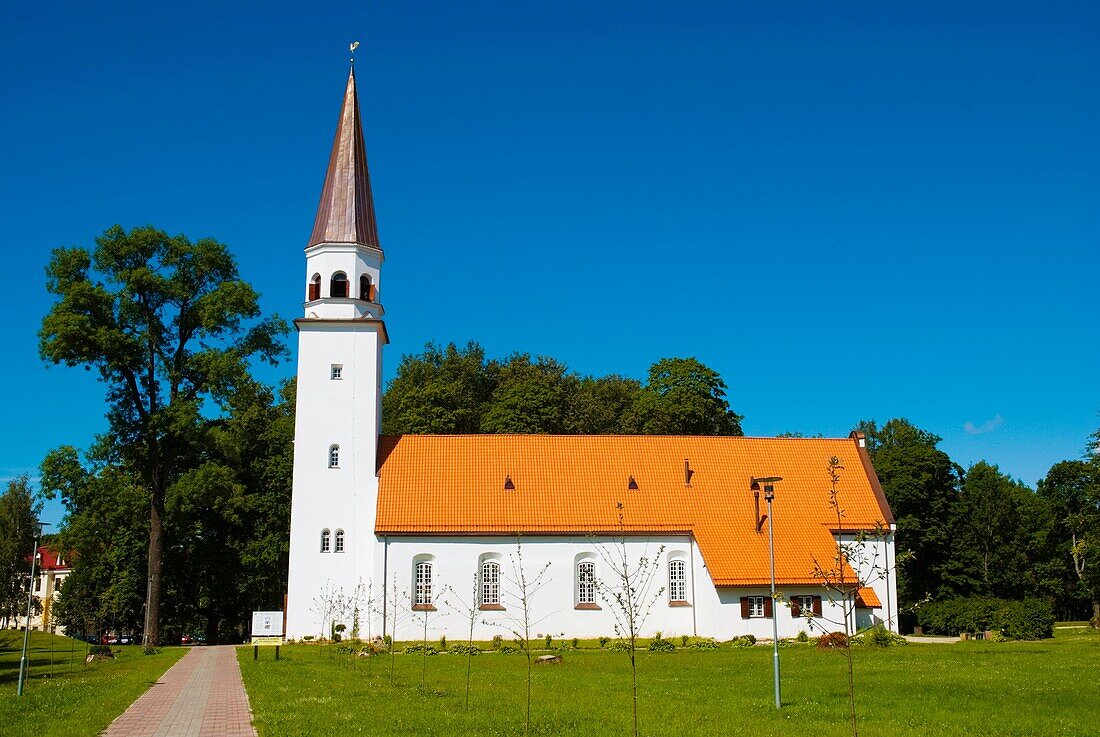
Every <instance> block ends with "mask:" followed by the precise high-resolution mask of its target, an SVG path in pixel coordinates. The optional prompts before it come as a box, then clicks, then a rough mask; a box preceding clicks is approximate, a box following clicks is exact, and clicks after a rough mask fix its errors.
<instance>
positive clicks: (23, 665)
mask: <svg viewBox="0 0 1100 737" xmlns="http://www.w3.org/2000/svg"><path fill="white" fill-rule="evenodd" d="M43 527H44V524H43V523H42V522H37V521H36V522H35V523H34V547H33V548H31V577H30V581H28V583H27V626H26V627H25V628H24V629H23V655H22V657H20V658H19V689H18V691H19V694H18V695H19V696H22V695H23V684H24V683H25V682H26V680H27V645H28V644H30V639H31V602H33V601H34V568H35V564H36V563H37V562H38V538H40V537H42V528H43Z"/></svg>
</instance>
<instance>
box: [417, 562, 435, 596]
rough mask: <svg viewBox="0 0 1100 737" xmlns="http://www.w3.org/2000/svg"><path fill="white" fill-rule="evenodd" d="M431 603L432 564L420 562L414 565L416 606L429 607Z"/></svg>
mask: <svg viewBox="0 0 1100 737" xmlns="http://www.w3.org/2000/svg"><path fill="white" fill-rule="evenodd" d="M431 603H432V564H431V563H430V562H428V561H426V560H422V561H420V562H419V563H417V564H416V604H417V605H421V606H430V605H431Z"/></svg>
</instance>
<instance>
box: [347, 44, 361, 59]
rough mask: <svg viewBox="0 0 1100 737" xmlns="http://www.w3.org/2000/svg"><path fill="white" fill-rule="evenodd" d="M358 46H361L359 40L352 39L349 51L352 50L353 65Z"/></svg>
mask: <svg viewBox="0 0 1100 737" xmlns="http://www.w3.org/2000/svg"><path fill="white" fill-rule="evenodd" d="M357 48H359V42H358V41H352V42H351V43H350V44H348V51H350V52H351V63H352V65H354V64H355V50H356V49H357Z"/></svg>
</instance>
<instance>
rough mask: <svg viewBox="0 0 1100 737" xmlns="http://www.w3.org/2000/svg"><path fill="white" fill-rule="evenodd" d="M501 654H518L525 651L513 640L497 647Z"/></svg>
mask: <svg viewBox="0 0 1100 737" xmlns="http://www.w3.org/2000/svg"><path fill="white" fill-rule="evenodd" d="M495 649H496V651H497V652H498V653H500V654H501V655H516V654H517V653H521V652H523V650H522V649H521V648H520V646H519V645H516V644H514V643H511V642H502V643H501V644H500V646H499V647H497V648H495Z"/></svg>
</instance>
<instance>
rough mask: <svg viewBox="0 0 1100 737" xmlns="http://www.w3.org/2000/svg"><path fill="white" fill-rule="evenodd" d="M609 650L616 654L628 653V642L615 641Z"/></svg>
mask: <svg viewBox="0 0 1100 737" xmlns="http://www.w3.org/2000/svg"><path fill="white" fill-rule="evenodd" d="M611 649H612V650H614V651H615V652H618V653H626V652H630V642H629V641H627V640H615V642H613V643H611Z"/></svg>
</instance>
